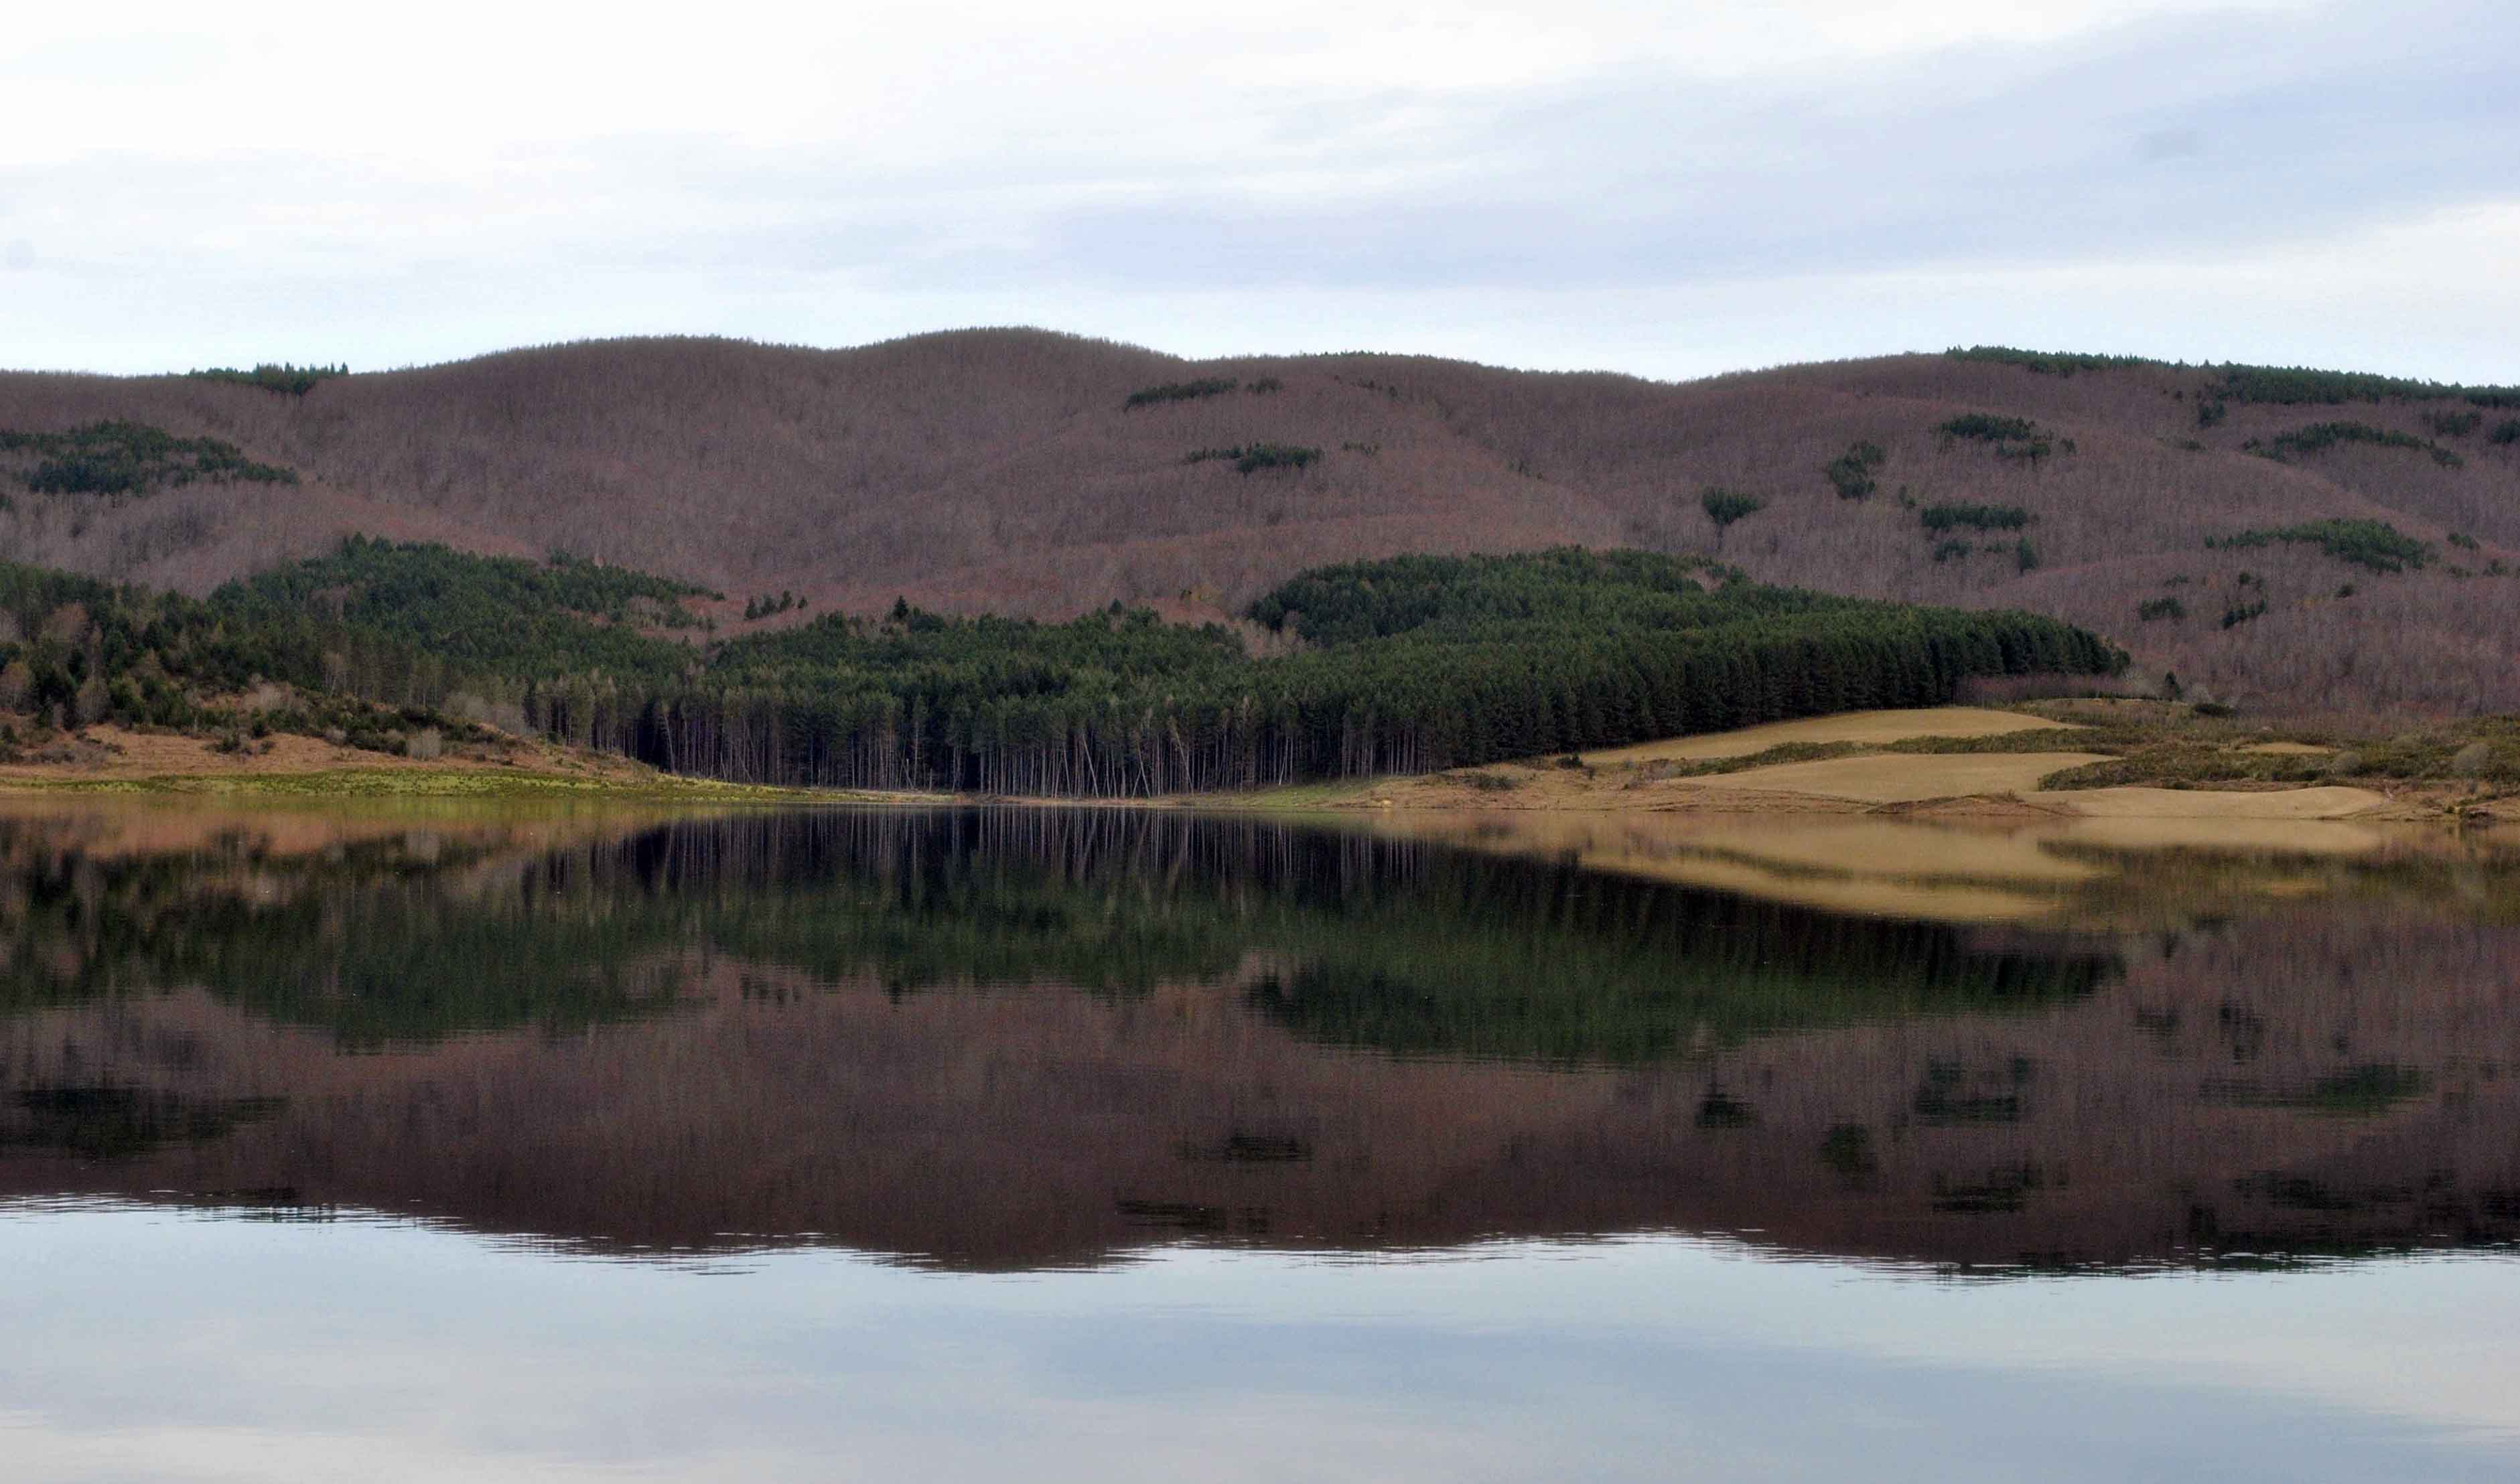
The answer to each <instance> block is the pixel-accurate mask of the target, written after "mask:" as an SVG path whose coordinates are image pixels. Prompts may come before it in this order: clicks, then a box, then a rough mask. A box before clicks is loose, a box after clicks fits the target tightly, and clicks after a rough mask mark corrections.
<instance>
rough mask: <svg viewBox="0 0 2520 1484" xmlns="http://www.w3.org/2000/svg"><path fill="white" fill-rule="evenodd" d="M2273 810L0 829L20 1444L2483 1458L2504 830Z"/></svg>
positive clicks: (560, 814)
mask: <svg viewBox="0 0 2520 1484" xmlns="http://www.w3.org/2000/svg"><path fill="white" fill-rule="evenodd" d="M2246 828H2247V829H2251V830H2255V831H2256V833H2248V832H2240V833H2232V832H2228V831H2226V832H2220V833H2216V832H2210V831H2208V830H2207V828H2206V827H2204V826H2195V827H2179V828H2176V829H2174V828H2171V827H2161V828H2158V829H2152V828H2138V827H2137V826H2135V825H2131V824H2128V823H2126V822H2117V823H2114V824H2112V823H2106V822H2074V823H2072V824H2053V825H2038V824H2028V825H2025V824H2021V823H2018V822H1991V823H1983V824H1977V825H1971V824H1967V823H1949V822H1945V823H1903V822H1897V821H1890V820H1884V819H1880V818H1877V817H1870V816H1866V817H1860V818H1840V819H1829V818H1817V819H1799V818H1792V817H1773V818H1740V819H1725V818H1718V817H1694V818H1692V817H1680V816H1668V817H1655V818H1627V817H1616V816H1549V817H1544V816H1526V817H1515V816H1510V815H1495V816H1470V815H1462V816H1441V817H1430V818H1426V819H1410V818H1397V817H1390V816H1382V817H1374V818H1370V819H1365V820H1359V821H1348V822H1341V823H1336V824H1320V825H1314V824H1287V823H1281V822H1277V821H1272V820H1266V819H1259V818H1251V817H1200V816H1194V815H1189V814H1183V813H1174V812H1163V811H1152V810H1083V809H1078V810H1056V809H1037V810H996V811H992V810H979V809H967V810H937V811H908V810H874V809H866V810H841V809H832V810H824V811H797V812H752V813H732V814H724V815H715V816H696V815H689V814H683V815H675V814H665V813H657V812H642V811H637V810H627V809H602V808H580V809H574V810H570V809H544V810H509V811H506V812H494V811H481V810H468V809H462V808H454V807H443V808H435V809H431V808H424V807H419V806H405V807H401V808H388V807H383V806H379V807H375V808H365V809H352V808H346V807H344V808H341V809H337V810H333V811H323V812H305V811H290V810H279V809H272V810H252V809H240V808H235V807H216V806H209V805H197V804H188V803H186V802H183V801H171V802H165V803H155V804H143V803H137V802H134V803H104V802H94V803H91V802H81V801H76V800H44V801H12V802H8V803H0V1272H5V1273H6V1274H7V1275H8V1277H7V1278H6V1280H5V1281H0V1327H5V1332H6V1334H7V1335H8V1337H9V1343H8V1344H7V1345H6V1346H5V1347H0V1460H5V1461H6V1466H5V1467H0V1473H5V1474H6V1475H7V1476H8V1477H9V1478H11V1479H13V1480H16V1479H42V1480H54V1479H65V1480H67V1479H77V1480H118V1479H148V1480H158V1479H182V1480H194V1479H241V1478H251V1479H275V1478H276V1479H332V1478H338V1477H342V1476H344V1475H349V1474H356V1475H357V1476H359V1477H361V1478H362V1479H368V1480H402V1479H446V1478H462V1479H467V1480H482V1479H487V1480H496V1479H508V1478H515V1479H527V1478H531V1479H549V1478H562V1479H567V1478H580V1477H583V1478H603V1479H650V1478H654V1479H747V1480H749V1479H763V1478H776V1479H790V1478H794V1479H824V1478H833V1479H846V1478H870V1479H877V1478H880V1479H889V1478H903V1477H918V1478H936V1479H996V1478H1001V1477H1007V1476H1011V1475H1021V1476H1025V1477H1031V1478H1046V1479H1053V1480H1064V1479H1078V1480H1083V1479H1165V1480H1177V1479H1181V1478H1185V1477H1198V1478H1206V1479H1255V1480H1256V1479H1272V1480H1275V1479H1289V1478H1302V1479H1316V1478H1329V1479H1373V1480H1383V1479H1421V1478H1422V1479H1430V1480H1432V1479H1445V1480H1455V1479H1527V1478H1587V1479H1594V1478H1598V1479H1627V1478H1653V1479H1663V1478H1672V1477H1691V1478H1706V1479H1733V1478H1778V1479H1828V1480H1845V1479H1859V1478H1860V1479H1928V1478H1930V1479H1938V1480H1941V1479H1950V1478H1954V1477H1985V1478H2027V1477H2037V1478H2043V1479H2094V1480H2099V1479H2107V1480H2119V1479H2130V1478H2162V1479H2173V1478H2211V1479H2217V1480H2227V1479H2269V1480H2278V1479H2280V1480H2299V1479H2331V1478H2332V1479H2376V1478H2387V1479H2502V1478H2509V1477H2513V1476H2515V1474H2520V1384H2515V1383H2520V1362H2515V1361H2513V1360H2512V1359H2511V1357H2510V1353H2509V1347H2508V1337H2509V1336H2510V1335H2511V1334H2513V1333H2515V1332H2520V1263H2515V1261H2514V1257H2515V1251H2514V1248H2513V1241H2514V1239H2515V1237H2520V848H2515V847H2514V846H2513V845H2511V844H2507V843H2506V844H2499V845H2498V844H2497V843H2496V842H2495V841H2494V840H2493V838H2492V837H2491V836H2486V837H2483V838H2476V837H2462V836H2458V835H2453V834H2449V833H2443V832H2430V833H2428V832H2417V831H2398V832H2384V831H2380V830H2376V829H2374V830H2363V829H2358V828H2354V827H2347V826H2322V825H2275V826H2256V827H2246ZM2182 830H2189V831H2193V832H2187V833H2183V832H2182Z"/></svg>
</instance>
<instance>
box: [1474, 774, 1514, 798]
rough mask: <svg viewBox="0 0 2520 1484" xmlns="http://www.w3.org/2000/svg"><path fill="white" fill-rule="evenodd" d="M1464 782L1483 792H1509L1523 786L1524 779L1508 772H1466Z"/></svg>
mask: <svg viewBox="0 0 2520 1484" xmlns="http://www.w3.org/2000/svg"><path fill="white" fill-rule="evenodd" d="M1462 782H1463V783H1465V784H1467V785H1469V786H1470V787H1473V788H1476V789H1478V790H1479V791H1480V792H1481V793H1509V792H1511V791H1512V790H1514V789H1516V788H1519V787H1522V780H1520V779H1518V778H1515V777H1513V776H1512V775H1511V774H1508V773H1464V774H1463V775H1462Z"/></svg>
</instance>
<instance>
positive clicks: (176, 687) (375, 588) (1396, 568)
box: [0, 538, 2126, 796]
mask: <svg viewBox="0 0 2520 1484" xmlns="http://www.w3.org/2000/svg"><path fill="white" fill-rule="evenodd" d="M694 596H698V590H697V589H694V588H692V587H691V586H689V585H688V584H680V583H673V582H670V581H667V580H665V579H661V578H655V577H650V576H647V575H645V574H641V573H634V572H626V571H623V570H621V569H618V568H607V567H596V566H593V565H591V564H586V563H568V564H562V565H552V564H549V563H543V564H537V563H534V562H521V561H517V560H516V559H495V558H478V557H470V556H465V555H462V554H459V553H455V552H452V551H449V550H447V549H446V548H443V547H434V546H423V545H402V544H397V543H392V542H385V541H375V540H367V539H362V538H354V539H352V540H351V541H349V542H347V543H345V544H344V546H343V547H342V548H341V549H340V550H339V551H338V552H337V553H336V554H334V555H333V556H331V557H328V558H324V559H320V560H317V561H314V562H299V563H293V564H292V565H291V566H289V567H285V568H282V569H280V570H278V571H275V572H272V573H266V574H264V575H262V576H259V577H256V578H253V579H250V580H248V581H247V582H243V583H236V584H231V585H230V586H228V587H226V588H223V589H221V590H220V591H219V592H217V593H215V594H213V595H212V596H211V597H210V598H209V599H208V600H206V601H197V600H192V599H186V598H182V597H179V596H175V595H167V594H147V593H142V592H139V591H137V590H132V589H115V588H109V587H107V586H106V585H104V584H100V583H93V582H89V581H88V580H87V579H83V578H72V577H67V575H66V574H59V573H43V572H40V571H38V570H36V569H32V568H22V567H21V568H0V614H6V615H8V617H7V619H6V624H5V627H0V641H6V642H0V664H14V665H21V666H23V667H25V674H24V677H23V678H24V679H25V681H26V682H27V684H26V689H27V691H28V693H29V695H30V697H31V698H32V700H33V701H34V702H35V704H36V706H37V707H42V706H52V707H56V708H59V707H62V706H64V705H66V704H67V707H68V709H69V711H70V713H71V714H73V715H75V716H76V717H77V718H78V719H80V720H95V719H100V718H101V717H103V716H107V715H111V716H113V717H116V718H124V719H132V720H142V721H152V722H158V723H160V724H166V725H184V724H186V723H187V721H188V720H191V719H195V718H196V717H197V715H198V703H199V698H200V697H202V696H203V695H204V694H215V693H221V692H229V693H232V692H234V691H237V690H241V689H243V688H244V687H246V686H247V685H248V684H250V683H251V682H252V681H253V680H255V679H277V680H286V681H289V682H291V683H293V684H294V685H296V686H299V687H302V688H306V689H309V690H316V691H323V692H336V693H343V694H348V695H353V696H357V697H364V698H366V699H368V700H371V701H376V702H381V703H383V704H386V705H392V706H408V707H418V708H430V707H447V708H452V709H453V710H455V711H456V712H457V713H459V714H479V707H480V706H481V705H483V704H491V705H496V706H498V707H501V708H504V710H505V711H506V712H507V713H511V714H513V715H514V716H515V718H516V719H517V722H516V724H520V725H522V726H523V727H525V728H528V729H530V730H533V731H537V732H540V733H542V734H544V735H547V736H549V737H552V738H554V739H556V740H559V741H563V742H572V743H577V744H581V745H587V746H592V747H598V748H606V749H610V750H615V751H619V752H623V753H626V754H629V755H631V756H634V757H637V758H640V759H642V760H645V761H648V762H652V763H654V764H656V765H658V766H661V767H664V768H667V769H670V770H673V771H676V772H682V773H692V774H700V775H706V776H710V777H717V778H726V779H733V780H739V781H745V782H758V783H767V784H799V785H818V786H832V787H919V788H938V789H955V790H966V791H978V792H987V793H1000V794H1048V795H1071V796H1126V795H1146V794H1160V793H1174V792H1184V791H1195V790H1204V789H1223V788H1237V787H1259V786H1264V785H1276V784H1289V783H1295V782H1299V781H1304V780H1314V779H1329V778H1347V777H1356V776H1361V775H1369V774H1379V773H1411V772H1421V771H1427V770H1432V769H1440V768H1446V767H1455V766H1463V765H1470V764H1477V763H1484V762H1491V761H1497V760H1501V759H1507V758H1516V757H1530V756H1537V755H1542V754H1547V753H1553V752H1561V751H1569V750H1575V749H1581V748H1589V747H1599V746H1609V745H1616V744H1620V743H1624V742H1637V741H1643V740H1645V739H1649V738H1654V737H1664V736H1672V735H1678V734H1684V733H1691V732H1706V731H1719V730H1725V729H1729V728H1733V727H1741V726H1749V725H1753V724H1756V723H1760V722H1767V721H1777V720H1782V719H1786V718H1790V717H1796V716H1808V715H1816V714H1822V713H1825V712H1831V711H1840V710H1852V709H1863V708H1868V707H1883V706H1912V705H1926V704H1935V703H1940V702H1942V701H1946V700H1948V699H1949V698H1950V697H1951V696H1952V695H1953V693H1954V691H1955V690H1956V688H1957V687H1958V683H1959V681H1960V680H1961V679H1962V678H1964V677H1967V676H1973V675H2003V674H2024V673H2034V672H2058V671H2062V672H2076V673H2098V672H2105V671H2110V670H2114V669H2116V668H2119V667H2122V666H2123V665H2124V663H2125V662H2126V660H2125V656H2124V655H2123V654H2122V653H2120V652H2117V651H2115V650H2113V649H2112V648H2111V647H2109V646H2108V645H2106V644H2105V643H2103V642H2102V641H2100V640H2099V639H2097V638H2095V637H2093V635H2091V634H2089V633H2086V632H2084V631H2082V630H2079V629H2076V628H2073V627H2071V626H2069V625H2066V624H2064V623H2061V622H2058V621H2056V620H2053V619H2048V618H2043V617H2037V616H2034V615H2030V614H2026V613H2017V612H1964V611H1958V610H1953V609H1940V608H1924V607H1907V606H1903V605H1898V604H1891V603H1882V602H1870V601H1862V600H1855V599H1844V598H1832V597H1826V596H1823V595H1820V594H1815V593H1808V592H1800V591H1796V590H1792V589H1784V588H1775V587H1766V586H1761V585H1757V584H1753V583H1750V582H1748V581H1746V580H1743V579H1742V578H1741V577H1740V576H1739V575H1738V574H1737V573H1734V572H1732V571H1730V570H1728V569H1725V568H1722V567H1719V566H1716V565H1714V564H1712V563H1708V562H1698V561H1689V560H1679V559H1672V558H1666V557H1660V556H1653V555H1649V554H1645V553H1642V552H1600V553H1597V552H1586V551H1578V550H1562V551H1556V552H1549V553H1541V554H1534V555H1524V556H1512V557H1441V558H1439V557H1402V558H1394V559H1390V560H1387V561H1382V562H1357V563H1349V564H1345V565H1341V566H1332V567H1326V568H1321V569H1317V570H1315V571H1311V572H1307V573H1304V574H1302V575H1300V576H1298V577H1296V578H1294V579H1292V580H1290V581H1288V582H1287V583H1285V584H1283V585H1282V586H1281V587H1279V588H1278V589H1276V590H1275V591H1273V592H1271V593H1269V594H1268V595H1266V596H1264V597H1263V598H1262V599H1261V600H1260V601H1259V602H1258V603H1256V604H1255V605H1253V607H1251V609H1250V617H1251V618H1252V619H1253V620H1254V621H1256V622H1258V623H1260V624H1262V625H1265V626H1267V627H1268V628H1270V629H1271V630H1274V631H1276V632H1277V633H1279V634H1281V635H1283V636H1286V637H1287V638H1288V639H1289V640H1291V641H1293V642H1294V643H1295V645H1296V648H1295V649H1294V651H1293V652H1289V653H1285V654H1283V655H1279V656H1276V657H1270V658H1256V659H1255V658H1252V657H1250V656H1249V655H1248V654H1247V653H1246V652H1245V650H1244V647H1243V645H1242V643H1241V642H1240V640H1238V638H1237V637H1236V636H1235V635H1233V634H1231V633H1230V632H1228V631H1227V630H1226V629H1224V628H1223V627H1221V626H1215V625H1210V626H1207V627H1204V628H1195V629H1193V628H1187V627H1181V626H1173V625H1166V624H1164V623H1161V622H1159V621H1158V620H1157V618H1156V617H1155V615H1154V614H1153V613H1152V612H1150V611H1148V610H1144V609H1136V610H1130V609H1123V608H1121V607H1119V606H1117V605H1114V606H1113V607H1111V608H1109V609H1106V610H1104V611H1102V612H1098V613H1091V614H1088V615H1085V616H1083V617H1080V618H1077V619H1073V620H1070V621H1068V622H1064V623H1042V622H1037V621H1033V620H1018V619H1009V618H999V617H985V616H984V617H975V618H959V617H946V616H942V615H938V614H933V613H926V612H922V611H920V610H918V609H915V608H912V607H909V606H908V605H906V604H897V605H896V606H895V607H894V609H893V611H892V612H891V613H890V614H888V615H886V616H883V617H881V618H858V617H850V616H846V615H841V614H827V615H825V616H823V617H820V618H817V619H815V620H814V621H812V622H810V623H806V624H803V625H799V626H797V627H794V628H791V629H787V630H783V631H780V632H777V633H772V634H763V635H753V636H746V637H743V638H740V639H735V640H730V641H726V642H722V643H718V644H714V645H706V646H704V645H702V644H700V643H698V642H697V636H696V635H694V634H692V633H690V632H689V626H690V625H691V623H692V622H693V619H692V615H691V613H690V610H689V609H688V608H687V607H684V600H685V599H687V598H691V597H694ZM73 608H74V609H75V610H76V611H75V612H74V613H73V612H70V611H69V610H71V609H73ZM11 632H14V633H15V634H16V635H17V636H18V637H17V638H16V639H14V640H11V639H9V634H10V633H11ZM0 698H5V697H0Z"/></svg>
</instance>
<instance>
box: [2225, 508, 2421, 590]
mask: <svg viewBox="0 0 2520 1484" xmlns="http://www.w3.org/2000/svg"><path fill="white" fill-rule="evenodd" d="M2277 541H2281V542H2284V543H2287V544H2292V543H2303V542H2306V543H2309V544H2311V545H2314V546H2317V547H2318V549H2319V550H2320V551H2321V552H2323V553H2325V554H2326V555H2327V556H2330V557H2333V558H2335V559H2336V560H2337V561H2339V562H2349V563H2351V564H2353V565H2355V566H2361V567H2368V568H2369V569H2371V570H2372V571H2375V572H2403V571H2407V570H2408V569H2410V568H2411V569H2416V570H2420V569H2421V568H2422V567H2423V565H2424V564H2425V563H2426V562H2430V561H2431V560H2432V555H2433V552H2432V548H2431V547H2429V546H2426V545H2425V544H2424V543H2422V542H2420V541H2418V540H2416V539H2415V538H2414V537H2412V536H2409V535H2408V534H2406V533H2405V532H2404V531H2401V530H2399V529H2398V528H2397V527H2396V526H2394V525H2391V524H2389V523H2388V522H2387V521H2385V520H2312V521H2309V522H2306V523H2304V524H2301V525H2287V526H2285V527H2283V528H2282V529H2280V530H2249V531H2240V532H2238V533H2236V534H2233V535H2229V536H2208V537H2206V538H2205V545H2206V547H2207V548H2208V549H2209V550H2210V549H2215V548H2221V549H2225V550H2240V549H2244V548H2248V547H2258V546H2267V545H2271V544H2273V543H2274V542H2277ZM2245 576H2246V574H2243V577H2244V578H2245Z"/></svg>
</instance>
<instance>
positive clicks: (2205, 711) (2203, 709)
mask: <svg viewBox="0 0 2520 1484" xmlns="http://www.w3.org/2000/svg"><path fill="white" fill-rule="evenodd" d="M2187 709H2188V710H2189V711H2190V712H2193V713H2194V714H2196V715H2198V716H2216V717H2222V716H2236V715H2238V714H2239V713H2238V712H2237V711H2235V710H2233V709H2232V708H2231V707H2229V706H2228V705H2225V704H2224V703H2223V702H2221V701H2219V700H2200V701H2198V702H2197V703H2196V704H2194V705H2192V706H2189V707H2188V708H2187Z"/></svg>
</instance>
